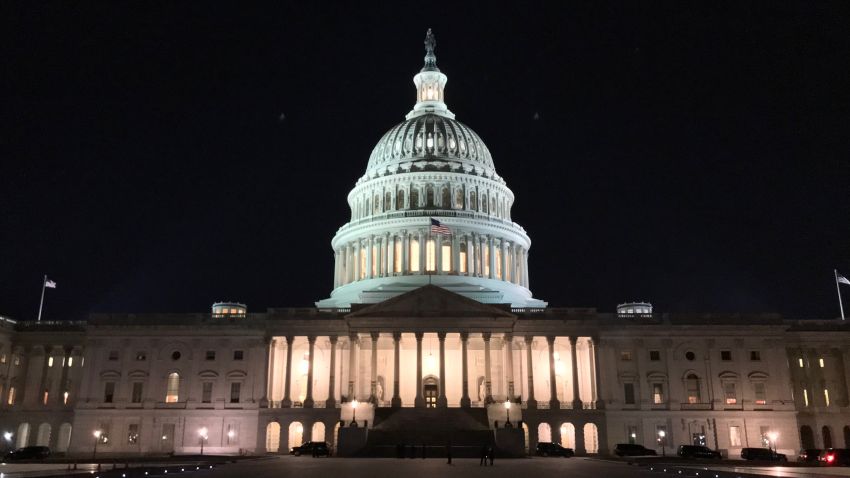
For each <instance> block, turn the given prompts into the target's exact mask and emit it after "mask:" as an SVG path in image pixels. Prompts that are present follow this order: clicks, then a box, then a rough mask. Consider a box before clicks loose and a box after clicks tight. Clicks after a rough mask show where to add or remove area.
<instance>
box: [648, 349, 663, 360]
mask: <svg viewBox="0 0 850 478" xmlns="http://www.w3.org/2000/svg"><path fill="white" fill-rule="evenodd" d="M649 360H650V361H652V362H658V361H660V360H661V351H660V350H650V351H649Z"/></svg>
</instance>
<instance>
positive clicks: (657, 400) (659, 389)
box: [652, 383, 664, 405]
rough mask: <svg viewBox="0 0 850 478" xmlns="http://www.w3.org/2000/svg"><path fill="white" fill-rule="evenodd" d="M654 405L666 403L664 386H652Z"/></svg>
mask: <svg viewBox="0 0 850 478" xmlns="http://www.w3.org/2000/svg"><path fill="white" fill-rule="evenodd" d="M652 403H654V404H656V405H659V404H662V403H664V384H661V383H653V384H652Z"/></svg>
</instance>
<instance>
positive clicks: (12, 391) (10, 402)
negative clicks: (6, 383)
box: [6, 387, 15, 405]
mask: <svg viewBox="0 0 850 478" xmlns="http://www.w3.org/2000/svg"><path fill="white" fill-rule="evenodd" d="M6 404H7V405H14V404H15V387H9V398H8V400H6Z"/></svg>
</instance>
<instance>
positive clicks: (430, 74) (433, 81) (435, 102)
mask: <svg viewBox="0 0 850 478" xmlns="http://www.w3.org/2000/svg"><path fill="white" fill-rule="evenodd" d="M436 47H437V39H436V38H435V37H434V34H433V33H432V32H431V29H430V28H429V29H428V33H427V34H426V35H425V65H424V66H423V67H422V71H420V72H419V73H417V74H416V76H414V77H413V84H414V85H416V105H414V106H413V110H412V111H411V112H410V113H408V114H407V119H410V118H415V117H416V116H419V115H423V114H426V113H432V114H438V115H440V116H446V117H449V118H454V117H455V115H454V114H453V113H452V112H451V111H449V108H448V106H446V103H445V90H446V82H447V81H448V77H447V76H446V75H444V74H443V73H441V72H440V69H439V68H437V55H435V54H434V49H435V48H436Z"/></svg>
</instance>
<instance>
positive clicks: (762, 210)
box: [0, 1, 850, 319]
mask: <svg viewBox="0 0 850 478" xmlns="http://www.w3.org/2000/svg"><path fill="white" fill-rule="evenodd" d="M37 3H42V4H41V5H36V4H37ZM245 3H249V2H233V3H230V4H221V5H216V4H215V3H213V2H201V1H198V2H172V1H169V2H163V3H155V2H117V1H116V2H112V1H110V2H76V1H56V2H29V1H26V2H20V3H19V4H17V5H16V4H13V3H11V2H6V3H4V5H3V7H2V15H0V61H1V62H2V64H1V65H2V75H0V90H2V93H0V95H2V97H0V100H1V101H0V213H2V215H0V234H2V239H0V241H1V242H0V314H6V315H11V316H13V317H16V318H19V319H32V318H34V316H35V315H36V313H37V309H38V301H39V293H40V290H41V289H40V284H41V275H42V274H44V273H46V274H48V275H49V277H50V278H51V279H53V280H55V281H56V282H57V283H58V288H57V289H56V290H49V291H48V293H47V300H46V306H45V316H46V318H48V319H79V318H84V317H85V315H86V314H87V313H89V312H94V311H135V312H152V311H173V312H182V311H207V310H208V308H209V305H210V304H211V303H212V302H213V301H216V300H239V301H243V302H246V303H247V304H248V306H249V310H252V311H261V310H264V309H265V308H266V307H270V306H308V305H311V304H312V302H313V301H315V300H317V299H320V298H324V297H327V296H328V294H329V293H330V290H331V286H332V273H333V263H332V259H333V255H332V251H331V248H330V240H331V238H332V236H333V234H334V232H335V231H336V229H337V228H338V227H339V226H341V225H342V224H344V223H345V222H346V221H347V220H348V217H349V211H348V208H347V205H346V195H347V194H348V192H349V190H350V189H351V188H352V186H353V185H354V181H355V180H356V179H357V178H358V177H359V176H360V175H362V173H363V171H364V170H365V167H366V163H367V160H368V157H369V153H370V152H371V150H372V148H373V146H374V145H375V143H376V142H377V141H378V139H380V137H381V136H382V135H383V133H384V132H385V131H386V130H388V129H389V128H390V127H392V126H393V125H394V124H396V123H398V122H399V121H401V120H402V119H403V117H404V114H405V113H407V112H408V111H409V110H410V108H411V107H412V105H413V103H414V93H415V92H414V89H413V84H412V76H413V75H414V74H415V73H416V72H417V71H418V70H419V68H421V65H422V57H423V55H424V51H423V49H422V40H423V37H424V33H425V30H426V29H427V28H428V27H432V28H433V29H434V31H435V34H436V36H437V43H438V46H437V59H438V65H439V67H440V68H441V70H442V71H443V72H444V73H446V74H447V75H448V77H449V83H448V87H447V90H446V97H447V103H448V105H449V107H450V108H451V109H452V110H453V111H454V112H455V113H456V114H457V117H458V119H459V120H460V121H462V122H464V123H466V124H468V125H469V126H471V127H472V128H473V129H474V130H475V131H477V132H478V134H479V135H480V136H481V137H482V138H483V139H484V141H485V142H486V143H487V145H488V146H489V149H490V151H491V152H492V154H493V157H494V160H495V163H496V167H497V169H498V171H499V173H500V174H501V175H502V176H503V177H504V178H505V179H506V181H507V183H508V186H509V187H510V188H511V189H512V190H513V191H514V193H515V195H516V203H515V205H514V208H513V218H514V220H515V221H517V222H519V223H520V224H522V225H523V226H524V227H525V228H526V230H527V231H528V234H529V235H530V237H531V239H532V243H533V246H532V250H531V255H530V278H531V286H532V287H531V288H532V290H533V291H534V293H535V296H537V297H539V298H542V299H544V300H548V301H549V302H550V304H552V305H556V306H577V307H578V306H589V307H598V308H599V309H600V310H605V311H610V310H612V309H613V308H614V306H615V305H616V304H617V303H618V302H622V301H626V300H637V299H641V300H649V301H651V302H653V304H655V306H656V309H657V310H659V311H700V312H703V311H716V312H735V311H740V312H760V311H775V312H780V313H783V314H787V315H791V316H800V317H822V318H831V317H836V316H837V315H838V305H837V303H836V302H837V299H836V291H835V284H834V282H833V278H832V270H833V268H835V267H837V268H839V270H843V271H844V272H845V275H848V276H850V207H848V205H850V188H848V183H850V181H848V178H850V167H848V160H850V155H848V152H850V140H848V138H850V27H848V25H850V3H847V2H838V1H836V2H832V3H829V2H816V1H805V2H776V1H770V2H764V3H749V2H728V3H727V2H701V5H695V4H696V3H697V2H671V3H663V2H635V3H631V4H629V3H626V2H608V3H607V4H601V3H602V2H596V1H593V2H588V3H575V2H551V3H549V4H536V3H528V2H511V4H505V5H498V4H496V3H488V4H484V3H482V4H479V5H466V6H465V5H461V4H460V2H450V3H445V4H436V3H428V2H424V3H423V2H412V3H411V4H409V6H405V5H404V4H402V3H400V2H387V3H385V4H377V3H375V4H374V6H373V2H350V3H351V5H348V6H330V5H326V6H321V5H320V4H319V3H320V2H274V3H273V4H271V5H273V6H271V5H269V6H262V7H261V6H257V5H252V6H246V5H244V4H245ZM284 3H293V4H295V3H299V4H307V3H315V4H316V5H311V6H308V5H300V6H282V5H281V4H284ZM484 5H489V7H488V9H484ZM281 114H283V115H285V119H284V120H282V121H281V120H280V119H279V118H280V115H281ZM844 293H845V297H847V301H846V304H847V305H848V307H850V287H846V288H845V290H844Z"/></svg>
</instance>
